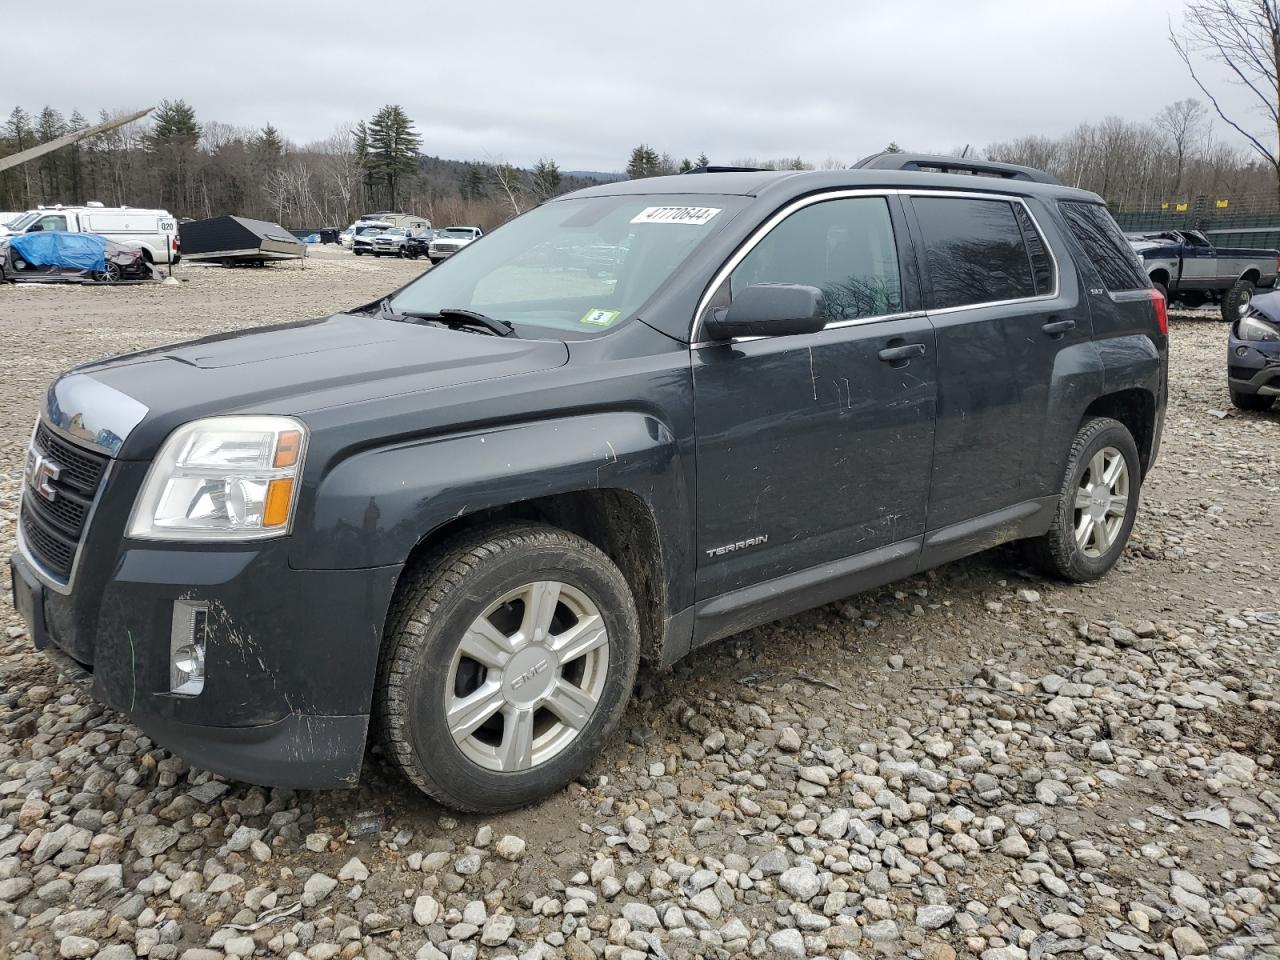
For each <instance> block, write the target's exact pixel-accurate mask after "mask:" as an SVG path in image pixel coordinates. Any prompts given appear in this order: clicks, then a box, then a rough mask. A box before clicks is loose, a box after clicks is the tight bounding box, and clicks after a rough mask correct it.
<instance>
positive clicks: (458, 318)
mask: <svg viewBox="0 0 1280 960" xmlns="http://www.w3.org/2000/svg"><path fill="white" fill-rule="evenodd" d="M378 306H379V307H380V308H381V309H382V315H383V316H384V317H386V318H387V319H388V320H399V321H401V322H408V323H413V322H415V321H425V322H427V323H441V324H443V325H444V326H446V327H449V328H451V329H453V328H457V327H479V328H480V329H482V330H487V331H488V332H489V333H492V334H493V335H494V336H495V337H514V336H516V335H517V334H516V330H515V327H514V326H512V325H511V323H510V322H509V321H506V320H495V319H494V318H493V317H490V316H486V315H485V314H483V313H477V312H476V311H475V310H466V309H463V308H462V307H441V308H440V309H439V310H434V311H431V310H396V309H395V308H394V307H392V306H391V298H390V297H388V298H387V299H385V300H383V301H382V302H381V303H380V304H378Z"/></svg>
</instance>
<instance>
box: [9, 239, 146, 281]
mask: <svg viewBox="0 0 1280 960" xmlns="http://www.w3.org/2000/svg"><path fill="white" fill-rule="evenodd" d="M152 277H153V274H152V271H151V265H150V264H149V263H147V261H146V258H145V257H144V256H143V255H142V251H141V250H138V249H136V248H134V247H126V246H125V245H124V244H121V243H116V242H115V241H114V240H108V239H107V238H106V237H100V236H98V235H97V234H92V233H66V232H60V233H47V234H46V233H40V232H37V233H34V234H24V235H20V236H16V237H6V238H4V239H2V240H0V283H5V282H10V283H26V282H30V283H49V282H51V281H73V282H81V283H83V282H89V281H92V282H97V283H106V282H117V281H120V280H150V279H152Z"/></svg>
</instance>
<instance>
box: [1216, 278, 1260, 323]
mask: <svg viewBox="0 0 1280 960" xmlns="http://www.w3.org/2000/svg"><path fill="white" fill-rule="evenodd" d="M1253 290H1254V287H1253V281H1252V280H1244V279H1240V280H1237V281H1236V282H1235V284H1233V285H1232V287H1231V289H1230V290H1229V291H1227V295H1226V296H1225V297H1223V298H1222V319H1223V320H1225V321H1227V323H1235V322H1236V321H1237V320H1239V319H1240V318H1241V317H1242V316H1244V312H1245V310H1246V309H1248V307H1249V303H1250V301H1252V300H1253Z"/></svg>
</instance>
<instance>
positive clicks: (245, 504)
mask: <svg viewBox="0 0 1280 960" xmlns="http://www.w3.org/2000/svg"><path fill="white" fill-rule="evenodd" d="M306 448H307V428H306V427H305V426H303V424H302V423H300V422H299V421H297V420H294V419H292V418H291V417H210V418H209V419H206V420H195V421H193V422H191V423H188V424H186V425H185V426H182V427H179V428H178V429H177V430H175V431H174V432H173V433H172V434H171V435H170V437H169V439H168V440H166V441H165V443H164V446H163V447H162V448H161V450H160V453H159V455H158V456H157V457H156V459H155V461H154V462H153V463H152V464H151V469H150V470H149V471H147V479H146V482H145V483H144V484H143V485H142V493H141V494H139V495H138V501H137V503H136V504H135V505H134V508H133V517H132V518H131V519H130V520H129V536H130V537H136V538H139V539H146V540H259V539H263V538H266V537H278V536H281V535H282V534H285V533H288V532H289V527H290V524H291V523H292V520H293V507H294V503H295V502H296V500H297V496H298V482H297V481H298V476H299V474H300V473H301V471H302V458H303V457H304V456H305V454H306Z"/></svg>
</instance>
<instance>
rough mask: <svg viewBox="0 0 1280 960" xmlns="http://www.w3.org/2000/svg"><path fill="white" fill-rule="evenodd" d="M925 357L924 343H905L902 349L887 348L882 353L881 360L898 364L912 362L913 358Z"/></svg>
mask: <svg viewBox="0 0 1280 960" xmlns="http://www.w3.org/2000/svg"><path fill="white" fill-rule="evenodd" d="M923 356H924V344H923V343H904V344H903V345H902V346H900V347H885V348H884V349H883V350H881V351H880V359H881V360H883V361H884V362H885V363H897V362H899V361H902V360H910V359H911V358H912V357H923Z"/></svg>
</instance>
